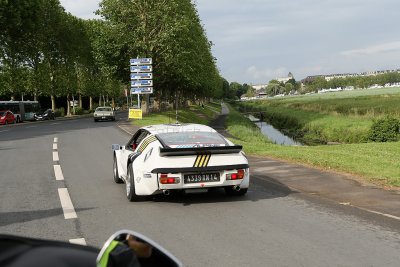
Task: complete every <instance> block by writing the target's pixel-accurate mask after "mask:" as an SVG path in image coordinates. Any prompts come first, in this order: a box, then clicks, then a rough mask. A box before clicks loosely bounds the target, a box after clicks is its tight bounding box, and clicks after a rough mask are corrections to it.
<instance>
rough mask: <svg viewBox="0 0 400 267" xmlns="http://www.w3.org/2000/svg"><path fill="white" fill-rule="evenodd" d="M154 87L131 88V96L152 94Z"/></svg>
mask: <svg viewBox="0 0 400 267" xmlns="http://www.w3.org/2000/svg"><path fill="white" fill-rule="evenodd" d="M152 93H153V87H131V95H134V94H139V95H140V94H152Z"/></svg>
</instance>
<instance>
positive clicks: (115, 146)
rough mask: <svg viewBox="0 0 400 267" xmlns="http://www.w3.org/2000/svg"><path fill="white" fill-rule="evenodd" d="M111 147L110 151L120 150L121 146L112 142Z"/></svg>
mask: <svg viewBox="0 0 400 267" xmlns="http://www.w3.org/2000/svg"><path fill="white" fill-rule="evenodd" d="M111 149H112V151H115V150H120V149H121V146H120V145H118V144H112V145H111Z"/></svg>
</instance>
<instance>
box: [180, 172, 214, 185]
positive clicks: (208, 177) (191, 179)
mask: <svg viewBox="0 0 400 267" xmlns="http://www.w3.org/2000/svg"><path fill="white" fill-rule="evenodd" d="M183 181H184V183H185V184H194V183H209V182H219V173H193V174H185V175H184V176H183Z"/></svg>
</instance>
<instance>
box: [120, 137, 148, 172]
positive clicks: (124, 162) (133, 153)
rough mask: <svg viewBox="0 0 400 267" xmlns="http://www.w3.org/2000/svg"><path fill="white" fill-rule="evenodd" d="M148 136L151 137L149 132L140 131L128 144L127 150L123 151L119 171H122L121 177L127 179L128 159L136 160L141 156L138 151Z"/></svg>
mask: <svg viewBox="0 0 400 267" xmlns="http://www.w3.org/2000/svg"><path fill="white" fill-rule="evenodd" d="M147 135H149V132H148V131H146V130H143V129H140V130H139V131H137V132H136V133H135V134H134V135H133V137H132V138H131V140H129V142H128V143H127V144H126V146H125V149H123V150H122V151H121V157H120V160H119V163H120V164H121V165H120V166H119V169H120V170H122V171H121V176H124V177H125V178H126V176H127V167H128V159H129V157H132V158H133V160H134V159H135V158H136V157H137V156H138V155H139V154H140V152H139V151H138V146H139V144H140V142H142V141H143V139H144V138H145V137H146V136H147Z"/></svg>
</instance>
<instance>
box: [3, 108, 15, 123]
mask: <svg viewBox="0 0 400 267" xmlns="http://www.w3.org/2000/svg"><path fill="white" fill-rule="evenodd" d="M9 123H15V116H14V114H13V113H12V112H11V111H9V110H1V111H0V124H9Z"/></svg>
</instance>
